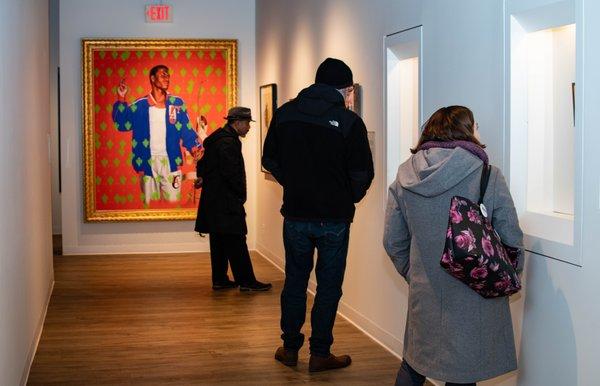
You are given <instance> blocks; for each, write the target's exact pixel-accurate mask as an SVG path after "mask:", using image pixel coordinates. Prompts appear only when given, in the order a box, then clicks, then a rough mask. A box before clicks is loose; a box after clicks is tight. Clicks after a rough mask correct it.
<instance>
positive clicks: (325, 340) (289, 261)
mask: <svg viewBox="0 0 600 386" xmlns="http://www.w3.org/2000/svg"><path fill="white" fill-rule="evenodd" d="M349 235H350V224H349V223H345V222H309V221H292V220H288V219H286V220H285V221H284V224H283V242H284V245H285V284H284V286H283V291H282V292H281V330H282V331H283V334H282V335H281V339H283V346H284V347H285V348H288V349H292V350H299V349H300V347H302V344H303V343H304V335H303V334H302V333H301V332H300V330H301V329H302V325H303V324H304V321H305V316H306V288H307V286H308V279H309V277H310V273H311V271H312V269H313V254H314V251H315V248H316V249H317V252H318V256H317V267H316V270H315V272H316V275H317V294H316V296H315V301H314V304H313V308H312V312H311V319H310V322H311V327H312V334H311V337H310V340H309V341H310V352H311V354H313V355H317V356H323V357H327V356H329V354H330V352H329V348H330V347H331V344H332V343H333V324H334V322H335V315H336V312H337V308H338V302H339V301H340V298H341V297H342V282H343V281H344V271H345V270H346V255H347V254H348V239H349Z"/></svg>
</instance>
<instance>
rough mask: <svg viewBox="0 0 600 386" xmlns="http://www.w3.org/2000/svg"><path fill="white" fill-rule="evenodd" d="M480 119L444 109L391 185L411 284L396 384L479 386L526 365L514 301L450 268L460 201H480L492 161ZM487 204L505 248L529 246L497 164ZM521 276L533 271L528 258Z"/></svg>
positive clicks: (402, 269)
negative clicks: (444, 261)
mask: <svg viewBox="0 0 600 386" xmlns="http://www.w3.org/2000/svg"><path fill="white" fill-rule="evenodd" d="M477 137H478V131H477V125H476V123H475V121H474V119H473V113H472V112H471V110H469V109H468V108H466V107H463V106H450V107H444V108H441V109H439V110H438V111H436V112H435V113H434V114H433V115H432V116H431V118H429V120H428V121H427V123H426V124H425V126H424V129H423V134H422V135H421V138H420V140H419V143H418V145H417V147H416V148H415V149H413V150H411V151H412V153H413V155H412V156H411V157H410V158H409V159H408V160H407V161H406V162H404V163H403V164H402V165H400V167H399V169H398V176H397V178H396V181H394V183H393V184H392V185H391V186H390V189H389V196H388V205H387V211H386V220H385V221H386V223H385V235H384V246H385V249H386V251H387V253H388V255H389V256H390V258H391V259H392V262H393V263H394V266H395V267H396V269H397V270H398V272H399V273H400V275H402V276H403V277H404V279H406V281H407V282H408V285H409V295H408V316H407V320H406V330H405V333H404V353H403V359H404V360H403V362H402V366H401V367H400V370H399V371H398V376H397V378H396V386H413V385H422V384H423V383H424V381H425V376H427V377H430V378H434V379H441V380H444V381H446V382H447V383H446V385H475V382H478V381H481V380H485V379H489V378H493V377H496V376H499V375H501V374H504V373H507V372H509V371H512V370H515V369H516V368H517V360H516V353H515V343H514V335H513V327H512V321H511V316H510V309H509V305H508V298H507V297H501V298H493V299H485V298H483V297H481V296H480V295H479V294H477V293H476V292H475V291H473V290H472V289H471V288H469V287H468V286H466V285H465V284H464V283H462V282H461V281H459V280H457V279H455V278H454V277H452V276H450V275H449V274H448V273H447V272H445V271H444V270H443V268H442V267H441V266H440V258H441V255H442V251H443V250H444V244H445V238H446V229H447V226H448V211H449V209H450V199H451V198H452V197H453V196H456V195H458V196H462V197H466V198H469V199H471V200H473V201H475V202H477V198H478V196H479V185H480V177H481V172H482V167H483V165H484V163H486V164H487V162H488V158H487V155H486V153H485V151H484V150H483V148H484V147H485V146H484V145H482V144H481V143H480V142H479V140H478V138H477ZM483 202H484V205H485V206H486V208H487V212H488V213H489V214H490V215H491V218H492V224H493V226H494V228H495V230H496V231H497V232H498V234H499V235H500V237H501V239H502V241H503V243H505V244H507V245H510V246H513V247H517V248H521V250H522V242H523V234H522V232H521V229H520V228H519V223H518V219H517V213H516V211H515V208H514V205H513V201H512V198H511V196H510V192H509V190H508V186H507V185H506V181H505V179H504V177H503V176H502V173H501V172H500V170H498V169H497V168H495V167H492V168H491V174H490V179H489V183H488V188H487V191H486V194H485V197H484V200H483ZM519 260H520V262H519V266H518V267H517V272H520V271H521V270H522V267H523V261H522V260H523V259H522V255H521V258H520V259H519Z"/></svg>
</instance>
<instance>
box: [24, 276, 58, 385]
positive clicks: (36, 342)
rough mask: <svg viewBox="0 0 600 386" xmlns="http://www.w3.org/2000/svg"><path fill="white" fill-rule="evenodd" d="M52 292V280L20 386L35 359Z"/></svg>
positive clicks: (25, 382)
mask: <svg viewBox="0 0 600 386" xmlns="http://www.w3.org/2000/svg"><path fill="white" fill-rule="evenodd" d="M53 291H54V279H53V280H52V282H51V283H50V287H49V288H48V296H47V298H46V306H45V307H44V312H43V313H42V315H41V316H40V319H39V321H38V325H37V327H36V330H35V336H34V340H33V342H32V343H31V347H30V348H29V354H28V355H27V362H26V365H25V368H24V369H23V375H22V376H21V386H25V385H27V380H28V379H29V372H30V371H31V366H32V365H33V359H34V358H35V353H36V352H37V348H38V345H39V344H40V339H41V338H42V331H43V330H44V322H45V321H46V314H47V313H48V306H49V305H50V298H51V297H52V292H53Z"/></svg>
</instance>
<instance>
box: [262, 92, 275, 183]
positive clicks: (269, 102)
mask: <svg viewBox="0 0 600 386" xmlns="http://www.w3.org/2000/svg"><path fill="white" fill-rule="evenodd" d="M275 109H277V85H276V84H275V83H271V84H266V85H264V86H260V158H261V160H262V152H263V147H264V146H265V138H266V137H267V132H268V131H269V125H270V124H271V118H273V112H275ZM261 170H262V171H263V172H264V173H269V171H268V170H266V169H265V168H263V167H262V165H261Z"/></svg>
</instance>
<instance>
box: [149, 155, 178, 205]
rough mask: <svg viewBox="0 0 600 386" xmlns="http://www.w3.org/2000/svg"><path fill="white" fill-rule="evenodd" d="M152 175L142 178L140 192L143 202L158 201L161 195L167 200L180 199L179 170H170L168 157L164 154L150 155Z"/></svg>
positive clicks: (174, 200) (175, 200)
mask: <svg viewBox="0 0 600 386" xmlns="http://www.w3.org/2000/svg"><path fill="white" fill-rule="evenodd" d="M150 165H151V168H152V176H144V177H143V178H142V192H144V203H145V204H146V205H148V204H150V201H158V200H160V198H161V192H162V197H163V198H164V199H165V200H166V201H169V202H177V201H179V200H180V199H181V170H177V171H175V172H171V168H170V167H169V157H168V156H166V155H153V156H152V157H150Z"/></svg>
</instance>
